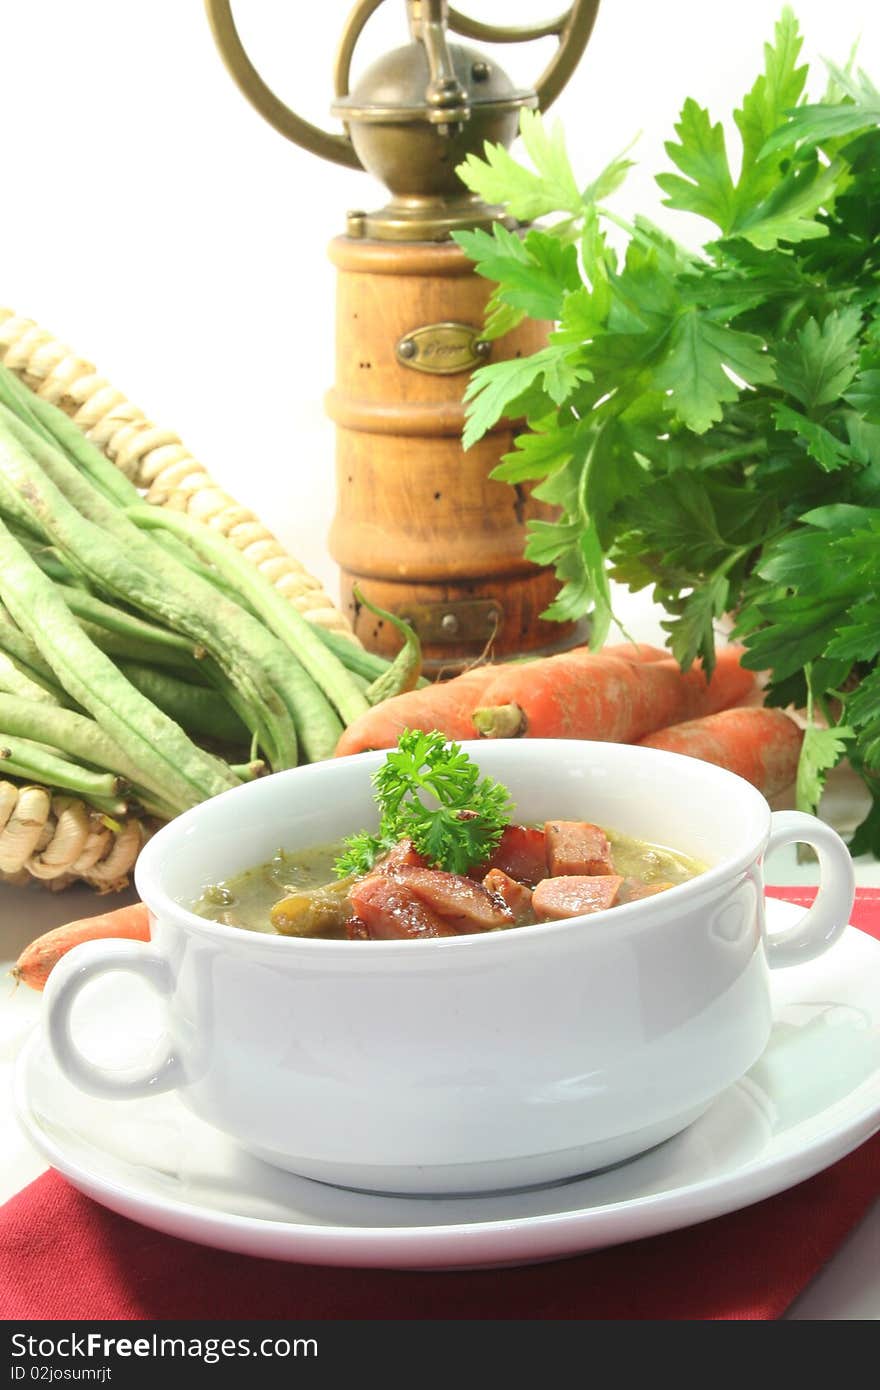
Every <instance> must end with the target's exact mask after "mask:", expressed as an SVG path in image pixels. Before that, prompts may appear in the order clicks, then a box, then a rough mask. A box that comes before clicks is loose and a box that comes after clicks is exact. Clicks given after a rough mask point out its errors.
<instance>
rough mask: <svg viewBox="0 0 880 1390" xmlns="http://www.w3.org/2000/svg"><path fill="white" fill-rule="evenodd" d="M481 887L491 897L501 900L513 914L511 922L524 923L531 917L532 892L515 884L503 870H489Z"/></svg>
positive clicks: (524, 886)
mask: <svg viewBox="0 0 880 1390" xmlns="http://www.w3.org/2000/svg"><path fill="white" fill-rule="evenodd" d="M483 887H484V888H485V890H486V892H487V893H491V894H492V895H493V897H497V898H501V899H503V901H504V903H505V904H506V905H507V907H509V908H510V910H511V912H512V913H513V920H514V921H515V922H516V923H520V922H525V921H526V920H527V919H528V918H529V917H531V915H532V891H531V889H530V888H527V887H526V885H525V884H524V883H517V881H516V879H515V878H511V877H510V874H506V873H505V872H504V870H503V869H490V870H489V872H488V873H487V875H486V877H485V878H484V879H483Z"/></svg>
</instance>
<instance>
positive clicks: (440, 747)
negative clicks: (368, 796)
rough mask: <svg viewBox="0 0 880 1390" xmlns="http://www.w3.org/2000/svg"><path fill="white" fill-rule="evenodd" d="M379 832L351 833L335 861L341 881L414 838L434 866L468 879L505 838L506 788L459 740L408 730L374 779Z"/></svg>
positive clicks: (508, 804)
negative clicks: (488, 774)
mask: <svg viewBox="0 0 880 1390" xmlns="http://www.w3.org/2000/svg"><path fill="white" fill-rule="evenodd" d="M373 786H374V787H375V789H376V801H377V803H378V805H379V809H380V811H381V820H380V823H379V831H378V834H376V835H370V834H368V833H366V832H364V833H362V834H359V835H351V836H350V837H349V838H348V839H347V840H346V841H345V846H346V851H345V854H343V855H341V856H340V858H339V859H337V860H336V863H335V864H334V866H333V868H334V872H335V873H336V874H337V875H338V876H339V877H340V878H347V877H348V876H349V875H352V874H365V873H368V872H369V870H370V869H371V868H372V867H373V865H374V863H375V862H376V860H377V859H378V858H380V857H381V855H383V854H387V853H388V851H389V850H390V849H391V848H392V847H393V846H394V845H396V844H397V842H398V841H399V840H412V843H413V845H414V846H415V848H416V850H417V851H418V852H419V854H421V855H424V857H425V858H426V859H427V860H428V862H429V863H430V864H433V865H435V866H436V867H437V868H440V869H446V870H448V872H449V873H454V874H465V873H467V871H468V869H470V868H471V867H472V865H474V864H480V863H482V861H483V860H484V859H487V858H488V857H489V855H490V854H491V853H492V850H493V849H494V848H495V846H496V845H497V844H498V841H499V840H500V839H501V833H502V831H503V830H504V827H505V825H506V824H507V822H508V821H509V819H510V814H511V811H512V809H513V808H512V804H511V800H510V794H509V792H508V791H507V788H506V787H503V786H502V785H501V784H500V783H499V782H494V781H493V780H492V778H491V777H480V769H479V768H478V767H477V765H476V763H473V762H471V759H470V758H469V757H468V755H467V753H465V752H463V751H462V748H461V746H460V745H459V744H457V743H447V742H446V740H445V738H444V736H443V734H441V733H437V732H436V731H435V732H433V733H422V732H421V731H420V730H418V729H414V730H411V729H405V730H404V732H403V733H402V734H401V735H400V738H399V739H398V742H397V748H396V749H393V750H392V751H391V752H389V753H388V754H387V756H386V758H385V761H384V763H383V764H382V766H381V767H380V768H379V769H378V771H377V772H375V773H374V774H373Z"/></svg>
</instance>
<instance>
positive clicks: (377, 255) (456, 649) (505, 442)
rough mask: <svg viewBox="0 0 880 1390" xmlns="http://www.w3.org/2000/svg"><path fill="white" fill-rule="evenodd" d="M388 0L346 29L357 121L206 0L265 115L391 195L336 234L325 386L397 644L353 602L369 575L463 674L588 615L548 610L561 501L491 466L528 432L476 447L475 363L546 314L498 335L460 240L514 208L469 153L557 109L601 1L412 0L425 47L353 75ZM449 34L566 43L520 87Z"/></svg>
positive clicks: (360, 9)
mask: <svg viewBox="0 0 880 1390" xmlns="http://www.w3.org/2000/svg"><path fill="white" fill-rule="evenodd" d="M241 3H242V4H245V3H246V0H241ZM383 3H385V0H358V3H356V4H355V5H354V7H353V8H352V10H351V11H350V13H349V16H348V19H347V21H346V23H345V26H344V28H343V31H342V36H341V39H340V44H339V48H338V51H337V55H336V61H335V65H334V74H333V76H334V89H335V100H334V102H333V105H332V107H331V111H332V114H333V115H334V116H336V117H337V118H338V119H339V120H340V121H341V122H342V123H343V126H344V133H342V134H335V133H331V132H328V131H325V130H322V129H321V128H320V127H318V126H315V125H312V124H311V123H309V122H308V121H305V120H304V119H303V118H302V117H301V116H298V115H297V114H296V113H295V112H294V111H292V110H290V108H289V107H287V106H285V105H284V103H283V102H282V101H280V99H279V98H278V97H277V96H276V95H275V93H274V92H273V91H272V90H271V88H269V87H268V86H267V85H266V83H265V82H264V81H263V79H262V78H261V77H260V75H259V73H258V72H257V70H256V68H255V67H254V66H253V64H252V63H251V61H250V58H249V57H248V55H247V53H246V51H245V49H244V47H243V45H242V42H241V39H240V38H239V35H238V32H237V30H236V27H235V22H234V19H233V16H232V9H231V0H206V9H207V12H208V18H209V21H210V24H211V27H212V30H213V33H214V38H215V40H216V42H217V46H218V48H219V49H220V52H221V55H222V57H223V59H224V61H225V63H226V65H227V67H228V69H229V71H230V73H231V74H232V76H233V78H234V80H235V81H236V83H237V84H238V86H239V88H240V89H241V91H242V92H243V93H244V95H245V96H246V97H247V98H248V100H249V101H250V102H251V103H252V104H253V105H254V106H255V107H256V108H257V110H258V111H259V112H260V113H261V115H263V116H264V117H265V119H266V120H267V121H268V122H269V124H270V125H272V126H273V127H274V128H275V129H276V130H277V131H279V132H280V133H281V134H282V135H284V136H286V137H287V139H289V140H292V141H294V142H295V143H296V144H298V145H301V146H303V147H304V148H305V149H308V150H310V151H311V152H312V153H314V154H317V155H320V156H321V157H322V158H325V159H330V160H334V161H335V162H337V163H339V164H343V165H346V166H348V167H349V168H354V169H364V170H366V171H367V172H369V173H370V174H373V175H374V176H375V177H376V178H378V179H379V180H380V181H381V182H382V183H384V184H385V186H386V188H387V189H388V191H389V193H390V195H391V196H390V198H389V201H388V202H387V203H386V204H385V206H384V207H382V208H380V209H378V210H377V211H375V212H354V213H349V215H348V220H347V229H346V230H347V235H345V236H340V237H336V238H335V239H334V241H333V242H332V243H331V246H330V256H331V259H332V261H333V263H334V264H335V265H336V267H337V271H338V281H337V305H336V384H335V386H334V388H333V389H332V390H331V391H330V392H329V394H328V397H327V410H328V414H329V415H330V417H331V418H332V419H333V420H334V422H335V424H336V441H337V443H336V473H337V492H336V498H337V501H336V514H335V516H334V520H333V524H332V527H331V531H330V537H329V545H330V552H331V554H332V555H333V557H334V559H335V560H336V561H337V563H338V564H339V565H340V569H341V590H342V599H343V603H344V604H345V605H346V606H347V609H348V611H349V613H350V615H351V617H352V620H353V622H354V626H355V631H356V632H357V633H358V635H359V636H360V637H361V639H362V640H363V642H364V644H365V645H366V646H367V647H369V648H371V649H373V650H375V651H381V652H383V653H386V654H387V653H390V652H393V651H394V650H396V646H397V639H396V636H395V634H394V633H393V632H388V631H385V630H384V629H383V627H382V624H381V623H379V622H377V620H376V619H375V617H374V616H373V615H372V614H371V613H369V612H368V611H367V610H366V609H360V608H359V605H357V604H356V603H355V601H354V598H353V595H352V588H353V585H354V584H357V585H358V586H359V587H360V589H361V590H362V591H363V592H364V594H365V595H366V596H367V597H368V598H370V599H372V600H374V601H375V602H376V603H378V604H379V605H380V606H381V607H383V608H388V609H391V610H392V611H393V612H396V613H400V614H401V615H403V616H406V617H407V618H408V619H409V620H410V621H411V622H412V623H413V625H414V626H415V627H416V630H417V631H418V632H419V635H420V637H421V638H422V642H423V649H424V654H425V665H426V669H428V670H429V671H431V670H434V671H438V670H441V669H442V670H444V671H450V672H451V671H454V670H455V669H456V668H457V667H460V666H462V665H465V664H467V663H468V662H471V661H473V660H474V659H475V658H476V657H478V656H479V655H480V653H481V652H483V651H484V650H486V648H487V645H490V650H491V652H492V654H494V655H495V656H499V657H501V656H510V655H514V654H516V653H523V654H525V653H535V652H538V651H542V652H544V651H550V650H560V649H562V648H564V647H568V646H571V645H572V644H573V643H575V642H577V641H580V640H582V638H583V636H584V631H583V628H582V626H579V625H575V624H559V623H549V622H546V621H545V620H543V619H542V618H541V617H540V614H541V612H542V611H543V609H544V608H546V607H547V606H548V604H549V603H551V602H552V600H553V598H554V597H555V594H556V590H557V583H556V580H555V578H554V576H553V574H552V573H551V572H549V571H546V570H542V569H539V568H537V567H536V566H534V565H532V564H530V563H529V562H528V561H526V560H524V559H523V548H524V545H525V527H526V523H527V522H528V521H529V520H531V519H532V518H548V517H552V515H553V512H552V509H550V508H548V507H546V506H544V505H542V504H540V503H538V502H536V501H535V500H534V499H533V498H532V497H531V496H530V494H529V492H528V490H527V489H526V488H524V487H523V486H521V485H520V486H517V487H511V486H509V485H508V484H506V483H499V482H496V481H493V480H492V479H491V478H490V477H489V474H490V472H491V470H492V469H493V468H494V467H495V465H496V464H497V463H498V461H499V459H500V458H501V456H502V455H503V454H504V453H507V452H508V451H509V450H510V448H511V447H512V440H513V437H514V434H515V433H516V428H515V426H514V425H513V424H512V423H511V422H509V421H501V422H499V424H498V426H496V428H495V429H494V430H493V431H492V432H491V433H490V434H488V435H487V436H486V437H485V438H484V439H482V440H481V441H480V442H479V443H478V444H476V445H474V446H473V448H471V449H469V450H468V451H467V452H466V453H465V452H464V451H463V450H462V447H461V431H462V428H463V426H464V409H463V406H462V397H463V393H464V388H465V385H466V383H467V379H468V373H469V372H470V371H472V370H473V369H474V368H475V367H476V366H478V365H480V364H481V363H483V362H485V361H488V360H492V361H499V360H502V359H505V358H510V357H516V356H524V355H526V354H529V353H531V352H534V351H535V350H536V349H537V348H539V347H541V346H542V345H543V343H544V342H545V341H546V335H547V332H548V330H549V327H550V326H549V325H542V324H538V323H535V322H534V321H531V322H530V321H528V320H527V321H525V322H524V323H522V324H520V325H519V327H518V328H516V329H514V330H513V331H512V332H511V333H508V334H507V335H506V336H505V337H503V338H499V339H497V340H495V341H493V342H492V343H491V344H490V343H487V342H484V341H483V340H482V339H481V338H480V332H481V328H482V323H483V313H484V309H485V305H486V300H487V298H488V296H489V293H490V289H491V286H490V285H489V283H488V282H487V281H486V280H484V279H481V278H480V277H478V276H477V275H476V274H475V273H474V272H473V268H472V266H471V263H470V261H469V260H468V259H467V257H466V256H465V255H464V254H463V252H462V251H460V250H459V248H458V247H457V246H456V245H455V244H454V243H453V242H452V241H450V240H449V238H450V236H451V234H452V232H453V231H456V230H458V229H459V228H462V227H491V225H492V223H493V222H495V221H496V220H498V219H499V218H502V216H503V214H502V210H501V209H500V208H493V207H489V206H487V205H486V204H485V203H483V202H481V201H480V199H479V198H477V197H475V196H474V195H473V194H471V193H470V192H469V191H468V190H467V189H465V188H464V186H463V185H462V183H461V182H460V180H459V179H458V177H457V175H456V173H455V169H456V166H457V165H458V164H460V163H462V162H463V161H464V160H465V159H466V157H467V156H468V154H471V153H477V154H479V153H482V149H483V145H484V142H485V141H487V140H488V141H492V142H499V143H501V144H503V145H505V146H507V145H510V144H511V143H512V142H513V140H514V138H515V136H516V133H517V129H518V125H519V113H520V111H521V110H522V109H523V107H537V108H539V109H540V110H546V109H547V107H548V106H549V105H550V104H551V102H552V101H554V100H555V98H556V97H557V96H558V95H559V93H560V91H561V90H562V88H563V87H564V86H565V84H566V82H567V81H568V79H569V78H570V76H571V74H572V73H573V71H574V69H575V67H576V66H577V63H578V61H579V60H580V57H581V54H582V53H583V50H584V48H585V46H586V44H587V41H588V39H589V37H590V33H591V31H592V28H593V24H594V21H595V17H596V12H597V10H598V6H599V0H573V3H572V4H570V6H569V7H568V9H566V10H565V12H564V13H563V14H561V15H557V16H556V17H555V18H553V19H550V20H546V21H543V22H539V23H535V24H530V25H524V26H519V27H510V26H507V27H505V26H500V25H491V24H485V23H482V22H480V21H478V20H475V19H471V18H469V17H468V16H467V15H464V14H461V13H460V12H459V11H458V10H456V9H453V8H452V7H451V6H449V4H448V3H447V0H404V4H405V8H406V17H407V19H408V23H409V34H410V42H409V43H407V44H404V45H403V46H401V47H400V48H397V49H394V50H393V51H392V52H390V53H387V54H385V55H384V56H383V57H382V58H380V59H378V61H376V62H374V63H373V64H372V65H371V66H370V67H368V68H367V70H366V71H365V72H364V73H363V75H362V76H361V77H360V79H359V80H358V82H357V83H356V84H355V85H354V86H353V87H352V86H351V84H350V75H351V65H352V57H353V54H354V51H355V47H356V44H357V42H358V40H359V39H360V36H361V34H362V32H363V30H364V27H365V26H366V24H367V23H368V21H369V20H370V18H371V17H372V15H373V14H374V13H375V11H376V10H378V9H379V7H380V5H381V4H383ZM394 3H397V4H400V3H401V0H394ZM450 33H454V34H456V35H458V36H460V37H462V38H465V39H468V40H476V41H477V42H481V43H489V44H508V43H524V42H529V41H532V40H535V39H542V38H550V37H552V38H554V39H555V40H556V45H557V46H556V49H555V52H554V54H553V56H552V58H551V60H550V62H549V63H548V64H547V66H546V67H545V69H544V71H543V72H542V74H541V76H540V77H539V78H538V79H537V81H536V82H535V85H534V87H533V88H529V89H521V88H517V87H515V86H514V84H513V83H512V82H511V81H510V79H509V78H508V77H507V75H506V74H505V73H504V72H503V70H502V69H501V67H500V66H499V65H498V64H497V63H496V62H495V61H494V59H492V58H490V57H487V56H486V55H485V54H484V53H482V52H480V51H478V50H477V49H475V48H472V47H470V45H469V44H468V45H465V44H463V43H454V42H450V39H449V34H450ZM505 221H506V223H507V225H508V226H514V225H515V224H514V223H513V222H512V221H511V220H510V219H505Z"/></svg>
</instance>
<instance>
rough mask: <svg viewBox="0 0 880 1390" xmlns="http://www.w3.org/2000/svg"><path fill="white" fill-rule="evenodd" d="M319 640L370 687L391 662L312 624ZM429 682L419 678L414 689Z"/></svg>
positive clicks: (350, 640) (357, 643)
mask: <svg viewBox="0 0 880 1390" xmlns="http://www.w3.org/2000/svg"><path fill="white" fill-rule="evenodd" d="M312 627H313V628H314V629H315V632H316V633H317V635H318V637H319V639H320V640H321V641H322V642H323V643H324V646H325V647H329V648H330V651H331V652H333V654H334V655H335V656H338V657H339V660H340V661H341V662H342V664H343V666H345V667H347V669H348V670H349V671H350V672H351V673H352V675H358V676H362V677H365V678H366V683H367V685H371V684H372V682H373V681H375V680H376V679H377V678H378V677H380V676H383V675H384V674H385V672H386V671H388V670H390V668H391V666H392V664H393V663H392V662H390V661H386V659H385V657H384V656H379V655H378V653H377V652H368V651H367V649H366V647H362V646H361V645H360V643H359V642H353V641H352V639H351V638H350V637H346V636H344V635H343V633H341V632H334V631H333V629H332V628H329V627H323V626H322V624H321V623H312ZM430 684H431V682H430V681H429V680H426V679H425V677H424V676H420V677H419V679H418V680H417V681H416V689H421V688H422V687H423V686H426V685H430Z"/></svg>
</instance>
